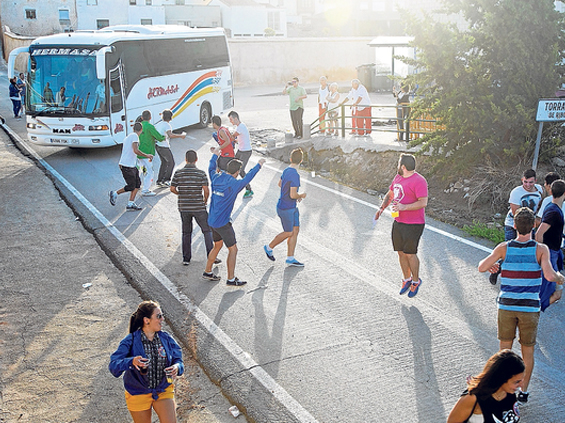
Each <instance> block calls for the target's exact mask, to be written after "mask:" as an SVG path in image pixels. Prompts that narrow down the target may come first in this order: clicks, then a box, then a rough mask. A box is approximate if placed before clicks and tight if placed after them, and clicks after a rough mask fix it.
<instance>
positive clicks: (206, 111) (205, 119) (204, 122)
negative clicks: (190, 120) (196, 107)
mask: <svg viewBox="0 0 565 423" xmlns="http://www.w3.org/2000/svg"><path fill="white" fill-rule="evenodd" d="M211 120H212V108H211V107H210V104H208V103H204V104H203V105H202V106H201V107H200V123H199V125H200V127H201V128H206V127H207V126H208V125H209V124H210V122H211Z"/></svg>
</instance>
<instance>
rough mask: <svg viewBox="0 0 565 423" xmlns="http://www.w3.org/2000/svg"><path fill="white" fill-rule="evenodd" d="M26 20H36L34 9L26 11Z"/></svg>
mask: <svg viewBox="0 0 565 423" xmlns="http://www.w3.org/2000/svg"><path fill="white" fill-rule="evenodd" d="M26 19H37V14H36V13H35V9H26Z"/></svg>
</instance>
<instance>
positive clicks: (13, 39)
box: [4, 26, 36, 72]
mask: <svg viewBox="0 0 565 423" xmlns="http://www.w3.org/2000/svg"><path fill="white" fill-rule="evenodd" d="M35 38H36V37H26V36H23V35H16V34H14V33H13V32H11V31H10V29H9V28H8V27H6V26H5V27H4V60H6V63H8V57H9V56H10V52H11V51H12V50H14V49H15V48H18V47H23V46H29V45H30V44H31V42H32V41H33V40H34V39H35ZM28 57H29V54H27V53H23V54H20V55H19V56H18V57H17V59H16V65H15V68H16V70H17V72H26V71H27V59H28Z"/></svg>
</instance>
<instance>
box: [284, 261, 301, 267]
mask: <svg viewBox="0 0 565 423" xmlns="http://www.w3.org/2000/svg"><path fill="white" fill-rule="evenodd" d="M286 264H288V265H289V266H295V267H304V263H300V262H299V261H298V260H296V259H292V260H289V259H286Z"/></svg>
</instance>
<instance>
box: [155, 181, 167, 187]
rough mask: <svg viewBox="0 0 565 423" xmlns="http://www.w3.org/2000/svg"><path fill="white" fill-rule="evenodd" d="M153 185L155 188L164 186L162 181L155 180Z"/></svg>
mask: <svg viewBox="0 0 565 423" xmlns="http://www.w3.org/2000/svg"><path fill="white" fill-rule="evenodd" d="M155 186H156V187H157V188H165V186H166V185H165V184H164V183H163V182H155Z"/></svg>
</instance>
